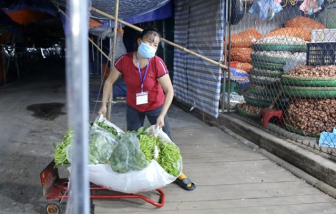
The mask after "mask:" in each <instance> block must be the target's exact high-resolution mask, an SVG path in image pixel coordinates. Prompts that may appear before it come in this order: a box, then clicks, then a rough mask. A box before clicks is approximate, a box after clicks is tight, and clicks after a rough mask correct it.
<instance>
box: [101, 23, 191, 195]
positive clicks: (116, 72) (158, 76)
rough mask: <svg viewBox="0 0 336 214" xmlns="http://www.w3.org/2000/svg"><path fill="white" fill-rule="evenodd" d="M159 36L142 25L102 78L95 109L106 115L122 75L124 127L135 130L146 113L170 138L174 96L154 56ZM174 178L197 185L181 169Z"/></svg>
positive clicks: (163, 68) (184, 184)
mask: <svg viewBox="0 0 336 214" xmlns="http://www.w3.org/2000/svg"><path fill="white" fill-rule="evenodd" d="M160 38H161V37H160V34H159V33H158V31H157V30H156V28H154V27H149V28H146V29H144V30H143V31H142V33H141V35H140V38H138V40H137V43H138V49H137V51H135V52H131V53H128V54H125V55H123V56H122V57H120V58H119V59H118V60H117V61H116V63H115V66H114V67H113V69H112V72H111V73H110V75H109V76H108V78H107V79H106V81H105V84H104V89H103V100H102V106H101V108H100V110H99V112H98V113H99V114H103V115H104V116H105V115H106V105H107V100H108V98H109V97H110V94H111V92H112V86H113V84H114V83H115V82H116V80H117V79H118V78H119V77H120V76H121V75H123V77H124V80H125V83H126V85H127V95H126V103H127V107H126V119H127V130H128V131H137V130H138V129H139V128H140V127H142V126H143V125H144V120H145V117H147V119H148V121H149V123H150V124H151V125H154V124H155V125H156V126H157V127H159V128H162V130H163V131H164V132H165V133H166V134H167V135H168V136H169V137H170V138H171V135H170V129H169V124H168V117H167V112H168V109H169V106H170V105H171V103H172V100H173V97H174V89H173V86H172V83H171V80H170V77H169V74H168V73H169V72H168V69H167V66H166V65H165V63H164V62H163V60H162V59H161V58H160V57H158V56H155V52H156V51H157V49H158V46H159V44H160ZM175 182H176V183H177V184H179V185H180V186H181V187H182V188H184V189H185V190H194V189H195V188H196V185H195V184H194V183H192V181H191V180H190V179H189V178H187V177H186V176H185V175H184V174H183V173H182V174H181V175H180V176H179V177H178V178H177V179H176V181H175Z"/></svg>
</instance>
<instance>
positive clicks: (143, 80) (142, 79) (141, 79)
mask: <svg viewBox="0 0 336 214" xmlns="http://www.w3.org/2000/svg"><path fill="white" fill-rule="evenodd" d="M135 57H136V59H137V63H138V70H139V75H140V81H141V92H143V83H144V82H145V79H146V76H147V71H148V65H149V61H150V59H148V62H147V65H146V71H145V74H144V77H143V78H142V75H141V69H140V63H139V60H138V55H137V54H136V53H135Z"/></svg>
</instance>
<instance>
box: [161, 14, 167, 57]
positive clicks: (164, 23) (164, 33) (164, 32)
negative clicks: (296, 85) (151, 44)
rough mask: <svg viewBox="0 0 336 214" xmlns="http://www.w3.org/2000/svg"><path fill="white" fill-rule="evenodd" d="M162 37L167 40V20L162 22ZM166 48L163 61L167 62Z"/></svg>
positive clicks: (164, 48) (164, 47)
mask: <svg viewBox="0 0 336 214" xmlns="http://www.w3.org/2000/svg"><path fill="white" fill-rule="evenodd" d="M162 36H163V38H166V22H165V20H162ZM166 50H167V49H166V46H165V45H164V46H163V61H164V62H166V60H167V54H166Z"/></svg>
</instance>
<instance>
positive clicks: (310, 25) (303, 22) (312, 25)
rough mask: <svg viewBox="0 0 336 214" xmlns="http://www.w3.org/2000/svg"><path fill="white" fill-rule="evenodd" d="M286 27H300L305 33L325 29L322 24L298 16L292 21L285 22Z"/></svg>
mask: <svg viewBox="0 0 336 214" xmlns="http://www.w3.org/2000/svg"><path fill="white" fill-rule="evenodd" d="M285 26H286V27H301V28H304V29H305V30H307V31H309V32H310V31H311V30H312V29H326V26H324V25H323V24H321V23H319V22H317V21H315V20H314V19H311V18H309V17H305V16H298V17H295V18H293V19H290V20H288V21H287V22H286V25H285Z"/></svg>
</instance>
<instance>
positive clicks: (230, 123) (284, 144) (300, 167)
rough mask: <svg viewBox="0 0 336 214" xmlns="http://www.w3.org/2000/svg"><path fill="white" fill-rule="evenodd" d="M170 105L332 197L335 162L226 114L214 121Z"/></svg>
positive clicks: (334, 193) (335, 187) (335, 188)
mask: <svg viewBox="0 0 336 214" xmlns="http://www.w3.org/2000/svg"><path fill="white" fill-rule="evenodd" d="M173 103H174V104H175V105H177V106H178V107H180V108H181V109H183V110H184V111H186V112H190V113H191V114H192V115H193V116H195V117H197V118H198V119H200V120H201V121H203V122H205V123H207V124H208V125H210V126H215V127H217V128H219V129H220V130H222V131H223V132H225V133H227V134H229V135H230V136H232V137H233V138H235V139H237V140H238V141H239V142H241V143H243V144H245V145H246V146H248V147H250V148H252V149H254V150H255V151H257V152H259V153H260V154H262V155H264V156H265V157H267V158H268V159H270V160H272V161H274V162H275V163H277V164H278V165H279V166H281V167H283V168H284V169H286V170H288V171H289V172H291V173H292V174H294V175H295V176H297V177H299V178H301V179H303V180H304V181H305V182H307V183H308V184H310V185H312V186H314V187H316V188H317V189H319V190H320V191H322V192H324V193H326V194H328V195H329V196H331V197H333V198H336V182H335V181H336V176H335V175H336V163H334V162H332V161H330V160H328V159H327V158H325V157H323V156H321V155H318V154H315V153H313V152H311V151H309V150H306V149H304V148H301V147H299V146H297V145H295V144H293V143H290V142H288V141H286V140H284V139H281V138H278V137H277V136H275V135H272V134H270V133H268V132H266V131H263V130H262V129H259V128H257V127H254V126H253V124H250V123H247V122H245V121H242V120H239V119H237V118H235V117H233V116H230V115H229V114H220V115H219V117H218V118H214V117H213V116H210V115H208V114H207V113H205V112H203V111H200V110H198V109H193V110H192V111H190V109H191V105H189V104H186V103H184V102H182V101H179V100H176V99H174V102H173ZM242 136H246V137H247V138H244V137H242Z"/></svg>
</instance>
